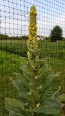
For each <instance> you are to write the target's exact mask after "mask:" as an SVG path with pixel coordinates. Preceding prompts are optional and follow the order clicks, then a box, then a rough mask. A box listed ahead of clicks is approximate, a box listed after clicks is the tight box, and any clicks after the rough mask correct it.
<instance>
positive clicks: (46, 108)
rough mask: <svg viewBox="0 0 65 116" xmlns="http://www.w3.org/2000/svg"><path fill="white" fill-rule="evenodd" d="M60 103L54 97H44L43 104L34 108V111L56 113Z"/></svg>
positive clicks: (58, 110) (59, 109)
mask: <svg viewBox="0 0 65 116" xmlns="http://www.w3.org/2000/svg"><path fill="white" fill-rule="evenodd" d="M61 109H62V107H61V103H60V102H59V101H57V100H56V99H46V100H45V101H44V102H43V106H40V107H37V108H34V112H37V113H44V114H58V113H60V112H61Z"/></svg>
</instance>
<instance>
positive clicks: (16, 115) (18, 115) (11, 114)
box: [9, 111, 23, 116]
mask: <svg viewBox="0 0 65 116" xmlns="http://www.w3.org/2000/svg"><path fill="white" fill-rule="evenodd" d="M9 116H23V114H19V113H16V112H11V111H10V112H9Z"/></svg>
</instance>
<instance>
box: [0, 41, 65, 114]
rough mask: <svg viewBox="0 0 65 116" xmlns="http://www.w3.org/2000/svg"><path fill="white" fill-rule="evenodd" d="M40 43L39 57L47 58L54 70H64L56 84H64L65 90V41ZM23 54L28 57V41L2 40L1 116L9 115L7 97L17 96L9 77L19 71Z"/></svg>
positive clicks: (0, 43)
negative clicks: (5, 104) (6, 107)
mask: <svg viewBox="0 0 65 116" xmlns="http://www.w3.org/2000/svg"><path fill="white" fill-rule="evenodd" d="M38 44H39V57H40V58H41V57H42V58H47V62H48V64H49V65H50V66H52V68H53V70H54V72H58V71H60V72H62V73H61V77H60V78H59V80H57V82H56V83H54V86H57V84H60V85H62V91H61V92H62V93H63V92H65V87H64V85H65V81H64V80H65V41H59V42H48V41H39V42H38ZM21 56H22V57H27V46H26V41H22V40H2V41H1V40H0V116H8V113H7V112H6V110H5V106H4V99H5V97H17V94H16V90H15V89H14V87H13V86H12V84H11V82H10V80H9V77H14V74H13V72H18V71H19V66H20V62H21ZM58 81H59V82H58Z"/></svg>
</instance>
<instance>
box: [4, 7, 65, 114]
mask: <svg viewBox="0 0 65 116" xmlns="http://www.w3.org/2000/svg"><path fill="white" fill-rule="evenodd" d="M36 16H37V11H36V8H35V6H32V7H31V9H30V23H29V39H28V41H27V47H28V53H27V56H28V57H27V58H21V67H20V73H15V75H16V79H11V81H12V84H13V85H14V86H15V87H16V89H17V91H18V99H13V98H6V99H5V107H6V109H7V110H8V111H9V116H61V111H62V108H63V106H64V104H62V103H61V100H62V101H63V99H62V98H63V97H65V95H60V89H61V88H60V87H58V89H56V90H54V89H53V81H54V80H55V79H56V77H58V76H59V73H56V74H55V73H54V72H53V70H52V69H51V68H50V67H49V66H48V64H47V63H46V60H45V59H39V55H38V54H39V53H38V52H39V50H38V44H37V20H36ZM52 89H53V90H54V91H53V90H52ZM64 99H65V98H64Z"/></svg>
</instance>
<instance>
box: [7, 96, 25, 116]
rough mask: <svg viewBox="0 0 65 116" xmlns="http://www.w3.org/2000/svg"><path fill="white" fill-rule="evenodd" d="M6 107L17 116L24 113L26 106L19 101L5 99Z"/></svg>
mask: <svg viewBox="0 0 65 116" xmlns="http://www.w3.org/2000/svg"><path fill="white" fill-rule="evenodd" d="M5 107H6V109H7V110H8V111H10V112H14V113H17V114H19V115H20V114H22V111H23V110H24V105H23V103H21V102H20V101H19V100H16V99H11V98H6V99H5Z"/></svg>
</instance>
